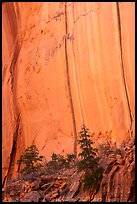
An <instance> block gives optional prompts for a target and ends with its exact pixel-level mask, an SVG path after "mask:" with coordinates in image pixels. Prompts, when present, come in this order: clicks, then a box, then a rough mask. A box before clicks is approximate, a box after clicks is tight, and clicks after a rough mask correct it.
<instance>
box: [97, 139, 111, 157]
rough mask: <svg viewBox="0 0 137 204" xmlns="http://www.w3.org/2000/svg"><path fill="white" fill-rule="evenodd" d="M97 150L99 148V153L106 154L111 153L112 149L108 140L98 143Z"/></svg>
mask: <svg viewBox="0 0 137 204" xmlns="http://www.w3.org/2000/svg"><path fill="white" fill-rule="evenodd" d="M99 150H100V154H104V155H106V156H108V155H110V154H112V153H113V150H112V148H111V146H110V144H109V143H108V142H107V143H106V144H100V145H99Z"/></svg>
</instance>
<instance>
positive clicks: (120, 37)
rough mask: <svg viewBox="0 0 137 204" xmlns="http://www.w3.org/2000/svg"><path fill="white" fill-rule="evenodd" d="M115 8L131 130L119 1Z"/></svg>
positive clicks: (130, 112)
mask: <svg viewBox="0 0 137 204" xmlns="http://www.w3.org/2000/svg"><path fill="white" fill-rule="evenodd" d="M116 8H117V18H118V31H119V43H120V54H121V67H122V76H123V82H124V87H125V93H126V99H127V104H128V109H129V116H130V121H131V124H130V130H132V123H133V115H132V111H131V107H130V100H129V94H128V87H127V84H126V74H125V70H124V63H123V48H122V33H121V20H120V8H119V3H118V2H116Z"/></svg>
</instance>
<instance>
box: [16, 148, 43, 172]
mask: <svg viewBox="0 0 137 204" xmlns="http://www.w3.org/2000/svg"><path fill="white" fill-rule="evenodd" d="M43 158H44V157H43V156H39V151H38V149H37V147H36V146H35V145H31V146H30V147H28V148H26V149H25V152H24V154H23V155H21V156H20V159H19V160H18V161H17V164H19V165H20V164H25V167H24V168H23V169H21V171H20V173H22V174H24V175H26V174H29V173H31V172H35V171H37V170H38V169H40V167H41V166H42V165H41V163H40V162H41V161H42V159H43Z"/></svg>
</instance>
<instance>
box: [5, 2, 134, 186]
mask: <svg viewBox="0 0 137 204" xmlns="http://www.w3.org/2000/svg"><path fill="white" fill-rule="evenodd" d="M134 7H135V5H134V2H9V3H6V2H3V3H2V153H3V157H2V181H3V185H4V184H5V182H6V181H7V180H8V179H10V178H12V177H14V176H16V175H17V172H18V166H17V165H16V162H17V160H18V159H19V156H20V155H21V154H22V152H23V150H24V148H25V147H27V146H29V145H31V144H36V146H37V147H38V149H39V151H40V154H42V155H45V156H46V158H47V160H48V159H49V158H50V155H51V153H52V152H56V153H60V154H66V153H72V152H74V153H77V152H78V151H79V149H78V147H77V138H78V132H79V130H80V127H81V124H82V123H83V122H84V123H85V124H86V125H87V126H88V128H89V129H90V130H91V133H92V139H93V140H94V141H96V144H97V145H98V144H101V143H104V142H106V140H109V141H110V142H111V143H112V144H116V145H117V146H118V147H119V146H120V145H121V144H122V142H127V141H129V140H130V139H131V138H134V94H135V91H134V81H135V80H134V72H135V71H134V70H135V69H134V59H135V57H134V41H135V39H134V35H135V26H134V24H135V18H134V16H135V8H134ZM124 168H125V167H124ZM117 180H118V177H117V178H116V182H118V181H117ZM110 188H111V187H110Z"/></svg>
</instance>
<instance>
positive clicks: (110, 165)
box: [3, 145, 135, 202]
mask: <svg viewBox="0 0 137 204" xmlns="http://www.w3.org/2000/svg"><path fill="white" fill-rule="evenodd" d="M127 147H128V145H127ZM122 150H123V151H124V149H122ZM127 151H128V150H126V151H125V156H124V157H123V155H121V154H115V153H114V152H113V153H111V154H110V155H109V156H108V157H106V156H105V155H102V156H103V158H102V159H101V160H100V165H101V166H102V167H103V169H104V173H103V179H102V182H101V185H100V189H99V191H98V192H96V191H95V192H93V191H90V192H85V191H84V190H83V183H82V177H83V172H81V173H77V168H76V166H75V167H74V166H73V167H72V168H71V169H67V170H64V171H63V173H60V174H59V175H58V176H57V174H55V175H49V176H48V175H46V176H45V175H42V176H36V177H35V181H31V180H29V181H23V179H21V180H18V181H15V182H13V183H11V184H9V185H7V186H6V187H5V188H4V189H3V201H5V202H8V201H12V202H15V201H20V202H33V201H34V202H54V201H58V202H61V201H69V202H70V201H71V202H79V201H95V202H96V201H99V202H134V201H135V157H134V155H135V152H134V146H132V147H131V154H132V156H133V161H130V160H129V159H128V154H127ZM123 161H124V162H123Z"/></svg>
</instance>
